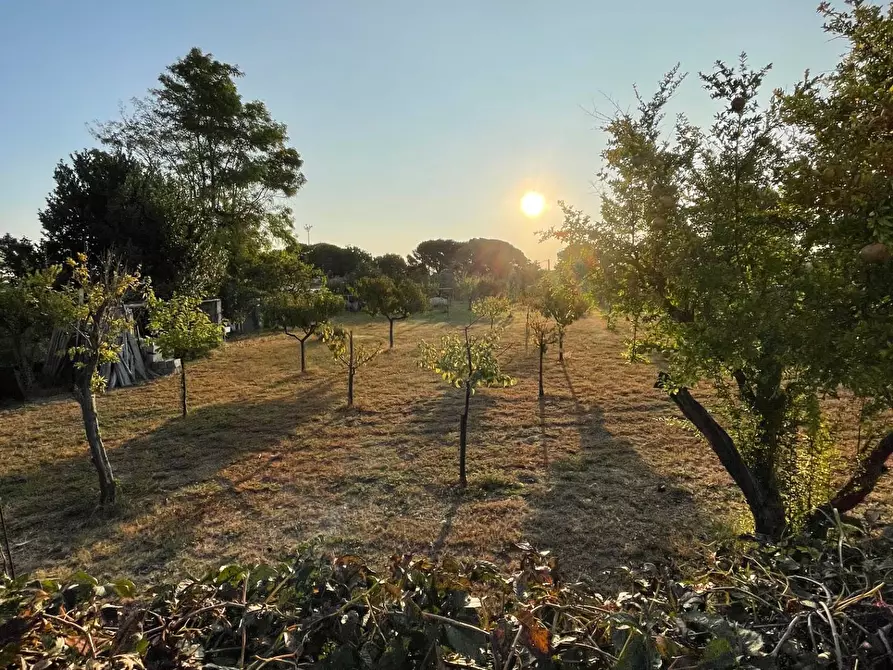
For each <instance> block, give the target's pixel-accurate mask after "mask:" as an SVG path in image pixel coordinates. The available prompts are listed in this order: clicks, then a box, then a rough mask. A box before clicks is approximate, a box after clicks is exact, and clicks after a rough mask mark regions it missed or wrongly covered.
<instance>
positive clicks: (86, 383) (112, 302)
mask: <svg viewBox="0 0 893 670" xmlns="http://www.w3.org/2000/svg"><path fill="white" fill-rule="evenodd" d="M67 265H68V266H69V269H70V271H71V283H70V285H69V287H68V291H67V292H66V295H67V297H68V309H67V311H66V313H67V315H68V319H67V323H65V326H66V327H67V328H68V330H70V331H71V332H72V333H73V334H74V335H75V338H76V341H75V344H74V346H73V347H71V348H70V349H69V355H70V356H71V358H72V360H73V361H74V364H75V369H76V371H77V375H76V376H77V382H76V386H75V397H76V398H77V401H78V404H79V405H80V408H81V416H82V418H83V420H84V432H85V434H86V436H87V442H88V444H89V445H90V460H91V461H92V462H93V466H94V467H95V468H96V472H97V474H98V476H99V503H100V505H111V504H114V503H115V500H116V496H117V490H116V489H117V484H116V482H115V477H114V473H113V472H112V465H111V462H110V461H109V457H108V453H107V452H106V449H105V445H104V444H103V441H102V434H101V433H100V430H99V414H98V412H97V409H96V393H97V392H101V391H103V390H104V389H105V384H106V381H105V378H104V377H103V376H102V375H101V374H100V372H99V366H100V365H102V364H103V363H113V362H115V361H117V360H118V353H119V351H120V337H121V334H122V333H123V332H124V331H125V330H126V329H127V328H129V326H130V324H129V323H128V320H127V318H126V315H125V313H124V308H123V305H124V299H125V297H126V296H127V295H128V294H130V293H132V292H133V291H135V290H136V289H137V288H138V287H139V285H140V277H139V274H137V273H131V272H128V271H127V270H126V269H124V268H123V267H122V266H121V265H120V264H119V263H118V261H117V259H116V258H115V257H113V256H112V255H107V256H105V258H104V259H103V261H102V263H101V264H100V268H99V269H98V270H96V271H93V272H91V270H90V267H89V265H88V264H87V256H86V255H84V254H79V255H78V257H77V260H74V259H69V260H68V262H67Z"/></svg>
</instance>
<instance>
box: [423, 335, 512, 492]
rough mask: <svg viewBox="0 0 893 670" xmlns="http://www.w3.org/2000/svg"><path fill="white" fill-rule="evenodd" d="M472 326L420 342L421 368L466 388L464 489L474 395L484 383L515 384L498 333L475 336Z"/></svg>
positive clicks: (461, 464)
mask: <svg viewBox="0 0 893 670" xmlns="http://www.w3.org/2000/svg"><path fill="white" fill-rule="evenodd" d="M470 328H471V325H468V326H466V327H465V328H464V329H463V335H462V336H460V335H459V334H457V333H451V334H449V335H444V336H443V337H441V338H440V342H439V343H438V344H436V345H435V344H431V343H429V342H425V341H422V343H421V344H420V345H419V367H421V368H424V369H427V370H432V371H433V372H436V373H437V374H439V375H440V376H441V378H442V379H443V380H444V381H445V382H446V383H447V384H449V385H450V386H452V387H454V388H461V389H464V391H465V405H464V408H463V410H462V415H461V417H460V419H459V486H460V487H462V488H465V487H466V486H467V485H468V477H467V475H466V468H465V461H466V458H465V456H466V451H467V444H468V407H469V404H470V401H471V396H472V395H474V393H475V389H477V388H478V387H480V386H486V387H503V388H504V387H507V386H512V385H513V384H514V383H515V380H514V379H513V378H512V377H511V376H509V375H508V374H506V373H505V372H503V371H502V367H501V366H500V363H499V352H498V351H497V349H496V347H497V345H498V344H499V337H498V335H497V334H496V332H495V331H492V330H491V331H490V332H488V333H486V334H485V335H481V336H476V337H475V336H472V335H470V334H469V330H470Z"/></svg>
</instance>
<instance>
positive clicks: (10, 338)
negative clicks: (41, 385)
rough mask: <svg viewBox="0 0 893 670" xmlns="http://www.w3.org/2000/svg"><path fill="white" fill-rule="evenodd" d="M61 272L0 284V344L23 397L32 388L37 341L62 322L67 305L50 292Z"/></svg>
mask: <svg viewBox="0 0 893 670" xmlns="http://www.w3.org/2000/svg"><path fill="white" fill-rule="evenodd" d="M60 271H61V268H60V267H59V266H51V267H49V268H46V269H44V270H38V271H36V272H32V273H30V274H27V275H25V276H24V277H22V278H15V277H11V278H9V279H4V280H2V281H0V341H5V342H6V346H5V347H3V349H6V350H7V351H9V353H10V355H11V357H12V366H13V370H14V372H15V376H16V380H17V381H18V385H19V390H20V391H21V394H22V396H23V397H27V396H28V395H29V394H30V393H31V391H32V390H33V389H34V387H35V385H36V380H35V377H34V362H35V359H36V357H37V350H38V346H39V344H40V342H41V341H43V340H45V339H46V338H47V337H49V335H50V333H51V332H52V330H53V327H54V326H55V325H56V324H57V323H59V322H60V321H61V320H63V315H64V313H65V310H66V305H67V301H66V298H65V295H64V294H62V293H60V292H59V291H56V290H54V286H55V283H56V280H57V278H58V277H59V273H60Z"/></svg>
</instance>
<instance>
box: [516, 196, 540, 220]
mask: <svg viewBox="0 0 893 670" xmlns="http://www.w3.org/2000/svg"><path fill="white" fill-rule="evenodd" d="M545 207H546V199H545V198H544V197H543V194H542V193H537V192H536V191H527V193H525V194H524V197H523V198H521V211H522V212H524V215H525V216H529V217H530V218H531V219H533V218H535V217H537V216H539V215H540V214H542V213H543V209H545Z"/></svg>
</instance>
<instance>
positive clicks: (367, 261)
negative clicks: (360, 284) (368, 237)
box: [304, 242, 379, 281]
mask: <svg viewBox="0 0 893 670" xmlns="http://www.w3.org/2000/svg"><path fill="white" fill-rule="evenodd" d="M304 260H305V261H306V262H307V263H310V264H311V265H313V266H316V267H318V268H319V269H320V270H322V272H323V273H324V274H325V275H326V276H327V277H344V278H346V279H347V280H348V281H354V280H356V279H359V278H360V277H368V276H374V275H376V274H378V272H379V271H378V268H377V266H376V264H375V259H374V258H373V257H372V254H370V253H369V252H367V251H363V250H362V249H360V248H359V247H339V246H337V245H335V244H328V243H327V242H320V243H318V244H312V245H310V246H308V247H306V248H305V249H304Z"/></svg>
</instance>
